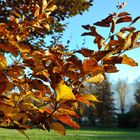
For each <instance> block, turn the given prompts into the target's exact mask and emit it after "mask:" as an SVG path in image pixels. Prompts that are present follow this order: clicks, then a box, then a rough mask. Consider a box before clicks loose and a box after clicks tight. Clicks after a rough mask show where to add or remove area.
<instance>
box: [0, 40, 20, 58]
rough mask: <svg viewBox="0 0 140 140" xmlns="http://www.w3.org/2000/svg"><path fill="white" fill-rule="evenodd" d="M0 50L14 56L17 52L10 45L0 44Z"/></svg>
mask: <svg viewBox="0 0 140 140" xmlns="http://www.w3.org/2000/svg"><path fill="white" fill-rule="evenodd" d="M0 49H2V50H4V51H7V52H11V53H13V54H14V55H15V56H17V55H18V52H17V50H16V48H15V47H14V46H13V45H10V44H8V43H7V44H6V43H5V44H0Z"/></svg>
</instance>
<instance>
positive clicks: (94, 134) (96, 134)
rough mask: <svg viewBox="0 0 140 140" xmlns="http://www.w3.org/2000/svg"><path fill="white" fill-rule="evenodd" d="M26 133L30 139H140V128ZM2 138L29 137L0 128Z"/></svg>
mask: <svg viewBox="0 0 140 140" xmlns="http://www.w3.org/2000/svg"><path fill="white" fill-rule="evenodd" d="M26 134H27V135H28V136H29V137H30V140H140V129H139V130H138V129H111V128H110V129H99V128H92V129H89V128H87V129H84V128H83V129H80V130H71V129H68V130H67V134H66V136H62V135H59V134H57V133H56V132H54V131H51V132H48V131H43V130H38V129H33V130H28V131H26ZM0 140H27V138H26V137H25V136H24V135H22V134H21V133H19V132H18V131H16V130H11V129H10V130H9V129H2V128H0Z"/></svg>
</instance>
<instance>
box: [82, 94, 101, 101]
mask: <svg viewBox="0 0 140 140" xmlns="http://www.w3.org/2000/svg"><path fill="white" fill-rule="evenodd" d="M81 95H82V96H83V97H84V98H85V99H86V100H89V101H94V102H99V100H98V99H97V98H96V96H94V95H92V94H81Z"/></svg>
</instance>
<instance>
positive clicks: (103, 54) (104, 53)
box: [92, 50, 111, 62]
mask: <svg viewBox="0 0 140 140" xmlns="http://www.w3.org/2000/svg"><path fill="white" fill-rule="evenodd" d="M110 52H111V50H106V51H98V52H96V53H95V54H94V55H93V56H92V58H94V59H95V60H96V61H97V62H98V61H100V60H102V59H103V58H104V57H106V56H107V55H109V54H110Z"/></svg>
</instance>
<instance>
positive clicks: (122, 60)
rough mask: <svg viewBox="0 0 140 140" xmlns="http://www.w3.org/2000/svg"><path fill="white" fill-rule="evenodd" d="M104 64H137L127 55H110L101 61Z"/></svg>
mask: <svg viewBox="0 0 140 140" xmlns="http://www.w3.org/2000/svg"><path fill="white" fill-rule="evenodd" d="M103 63H104V64H127V65H129V66H137V65H138V63H136V62H135V61H134V60H133V59H132V58H130V57H128V56H127V55H123V56H112V57H110V58H108V59H106V60H104V62H103Z"/></svg>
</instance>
